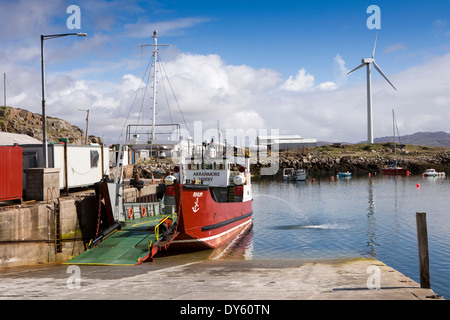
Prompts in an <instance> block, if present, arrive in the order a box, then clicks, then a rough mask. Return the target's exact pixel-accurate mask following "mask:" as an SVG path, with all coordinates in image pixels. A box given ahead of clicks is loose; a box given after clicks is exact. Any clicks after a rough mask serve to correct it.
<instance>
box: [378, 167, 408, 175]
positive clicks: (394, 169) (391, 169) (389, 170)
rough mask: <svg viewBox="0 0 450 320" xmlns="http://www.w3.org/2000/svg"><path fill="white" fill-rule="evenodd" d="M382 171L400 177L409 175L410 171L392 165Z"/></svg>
mask: <svg viewBox="0 0 450 320" xmlns="http://www.w3.org/2000/svg"><path fill="white" fill-rule="evenodd" d="M381 170H383V173H384V174H399V175H403V174H407V173H408V170H407V169H406V168H405V167H400V166H398V165H396V164H391V165H388V166H386V167H384V168H382V169H381Z"/></svg>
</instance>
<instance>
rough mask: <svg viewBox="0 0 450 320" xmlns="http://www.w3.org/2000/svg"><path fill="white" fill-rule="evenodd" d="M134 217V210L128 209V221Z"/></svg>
mask: <svg viewBox="0 0 450 320" xmlns="http://www.w3.org/2000/svg"><path fill="white" fill-rule="evenodd" d="M133 216H134V212H133V208H132V207H129V208H128V219H132V218H133Z"/></svg>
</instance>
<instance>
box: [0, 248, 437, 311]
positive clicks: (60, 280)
mask: <svg viewBox="0 0 450 320" xmlns="http://www.w3.org/2000/svg"><path fill="white" fill-rule="evenodd" d="M0 299H44V300H78V299H83V300H85V299H95V300H112V299H114V300H115V299H120V300H137V299H139V300H140V299H146V300H197V301H205V300H227V301H228V300H230V301H235V300H255V299H256V300H437V299H442V298H440V297H439V296H436V294H435V293H434V292H433V291H432V290H431V289H421V288H420V286H419V285H418V284H417V283H416V282H414V281H413V280H411V279H410V278H408V277H406V276H405V275H403V274H401V273H400V272H398V271H396V270H394V269H392V268H390V267H389V266H386V265H385V264H384V263H382V262H380V261H378V260H374V259H362V258H358V259H342V260H327V261H299V260H287V261H286V260H284V261H280V260H276V261H273V260H271V261H265V260H233V259H225V260H210V259H206V260H205V259H201V260H199V259H196V260H192V261H189V260H188V259H187V260H186V259H182V258H177V257H175V258H173V257H171V258H167V257H164V258H161V259H159V260H156V261H155V262H154V263H144V264H142V265H139V266H133V267H113V266H79V267H78V266H73V265H44V266H28V267H19V268H10V269H3V270H0ZM171 311H173V310H171Z"/></svg>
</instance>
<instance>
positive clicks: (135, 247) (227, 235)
mask: <svg viewBox="0 0 450 320" xmlns="http://www.w3.org/2000/svg"><path fill="white" fill-rule="evenodd" d="M153 38H154V39H155V44H154V47H155V50H154V55H153V61H155V62H156V61H157V54H158V51H157V46H160V45H158V44H157V32H156V31H155V32H154V34H153ZM153 70H154V77H153V81H154V82H153V119H152V126H151V136H150V133H149V131H148V130H146V131H147V132H148V134H149V136H148V138H147V139H143V140H141V138H140V137H139V134H138V133H137V131H136V130H135V131H134V134H133V135H132V131H133V130H132V127H133V126H136V125H128V126H127V137H126V139H125V140H124V141H122V142H121V143H120V145H119V146H118V148H117V149H118V150H117V151H118V154H117V159H116V170H115V178H114V182H111V181H106V180H105V181H102V182H100V183H99V186H98V197H99V203H100V202H101V201H102V200H104V202H105V209H106V217H107V219H105V220H106V221H107V227H106V228H105V229H104V230H103V229H102V230H101V232H100V229H99V226H100V221H101V220H102V219H101V217H102V213H101V210H100V209H99V212H98V226H97V234H96V238H95V239H92V241H91V242H90V243H89V244H88V247H89V248H90V250H87V251H85V252H83V253H81V254H80V255H79V256H77V257H74V258H72V259H71V260H69V261H68V262H66V263H67V264H94V265H98V264H102V265H134V264H139V263H142V262H145V261H153V259H154V256H155V255H156V254H157V253H158V252H159V251H162V250H179V249H182V250H184V251H193V250H201V249H209V248H219V247H221V246H223V245H225V244H227V243H229V242H231V241H232V240H233V239H235V238H236V237H238V236H239V235H240V234H241V233H244V232H245V231H246V230H249V229H250V228H251V226H252V216H253V209H252V201H253V198H252V188H251V175H250V157H249V149H248V148H243V147H240V146H234V145H229V144H228V145H227V144H222V143H220V141H219V142H216V143H214V141H211V142H210V143H205V142H204V143H201V144H194V143H193V140H192V138H188V139H183V138H182V136H181V130H180V126H179V125H178V124H170V125H164V124H160V125H157V124H156V123H155V106H156V101H155V99H156V89H155V88H156V68H154V69H153ZM137 127H139V128H140V127H144V125H137ZM157 127H158V128H159V127H164V128H165V129H163V130H164V131H166V130H167V129H170V128H172V129H173V128H175V130H173V131H172V133H171V135H170V138H169V139H160V138H158V134H157V132H156V128H157ZM141 133H142V132H141ZM202 138H203V137H202ZM126 147H128V148H131V149H134V150H150V153H152V152H153V151H156V152H157V153H156V154H158V151H161V150H164V157H166V156H168V155H170V158H171V159H172V161H173V163H174V164H175V166H174V170H173V171H174V172H173V173H172V174H169V175H167V176H166V177H165V178H164V181H163V183H161V184H159V185H158V189H157V190H159V192H158V193H159V194H160V197H159V198H161V202H159V201H156V202H155V201H154V202H149V203H142V202H137V203H131V202H126V201H124V183H123V181H122V180H123V179H122V178H123V175H122V171H123V163H124V155H126V154H127V152H126ZM159 155H161V153H159ZM140 187H143V186H140ZM155 207H158V209H155ZM146 208H148V209H146ZM151 211H152V212H151Z"/></svg>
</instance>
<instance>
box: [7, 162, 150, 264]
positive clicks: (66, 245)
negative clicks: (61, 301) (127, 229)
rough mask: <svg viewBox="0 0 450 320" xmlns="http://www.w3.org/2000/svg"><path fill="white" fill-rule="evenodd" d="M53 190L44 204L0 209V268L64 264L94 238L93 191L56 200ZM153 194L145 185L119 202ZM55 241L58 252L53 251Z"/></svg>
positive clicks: (129, 190)
mask: <svg viewBox="0 0 450 320" xmlns="http://www.w3.org/2000/svg"><path fill="white" fill-rule="evenodd" d="M39 170H41V169H38V170H35V171H36V172H38V171H39ZM41 173H42V172H41ZM40 178H41V180H42V174H40ZM41 189H42V188H41ZM57 189H58V197H56V198H52V199H51V198H50V197H49V199H48V201H47V199H45V201H32V202H26V203H24V204H21V205H15V206H9V207H0V268H2V267H16V266H23V265H32V264H39V263H54V262H64V261H67V260H68V259H70V257H71V256H76V255H78V254H79V253H81V252H83V251H84V250H85V249H84V248H85V245H86V243H88V242H89V241H90V240H91V239H93V238H94V237H95V234H96V226H97V222H98V210H99V203H98V197H97V196H95V192H94V190H85V191H82V192H74V193H71V194H70V195H69V196H61V197H59V188H57ZM44 190H45V188H44ZM156 190H157V184H147V185H145V186H144V187H143V188H142V189H141V190H137V189H136V188H133V187H129V186H128V187H127V188H125V189H124V194H123V199H124V201H135V200H136V198H138V197H142V196H145V195H150V194H155V193H156ZM41 191H42V190H41ZM57 200H59V213H58V214H56V212H55V211H56V210H55V203H56V201H57ZM57 226H59V228H57ZM57 230H58V232H57ZM58 233H59V237H58ZM58 238H59V241H60V242H61V249H60V250H57V248H56V240H57V239H58Z"/></svg>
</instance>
